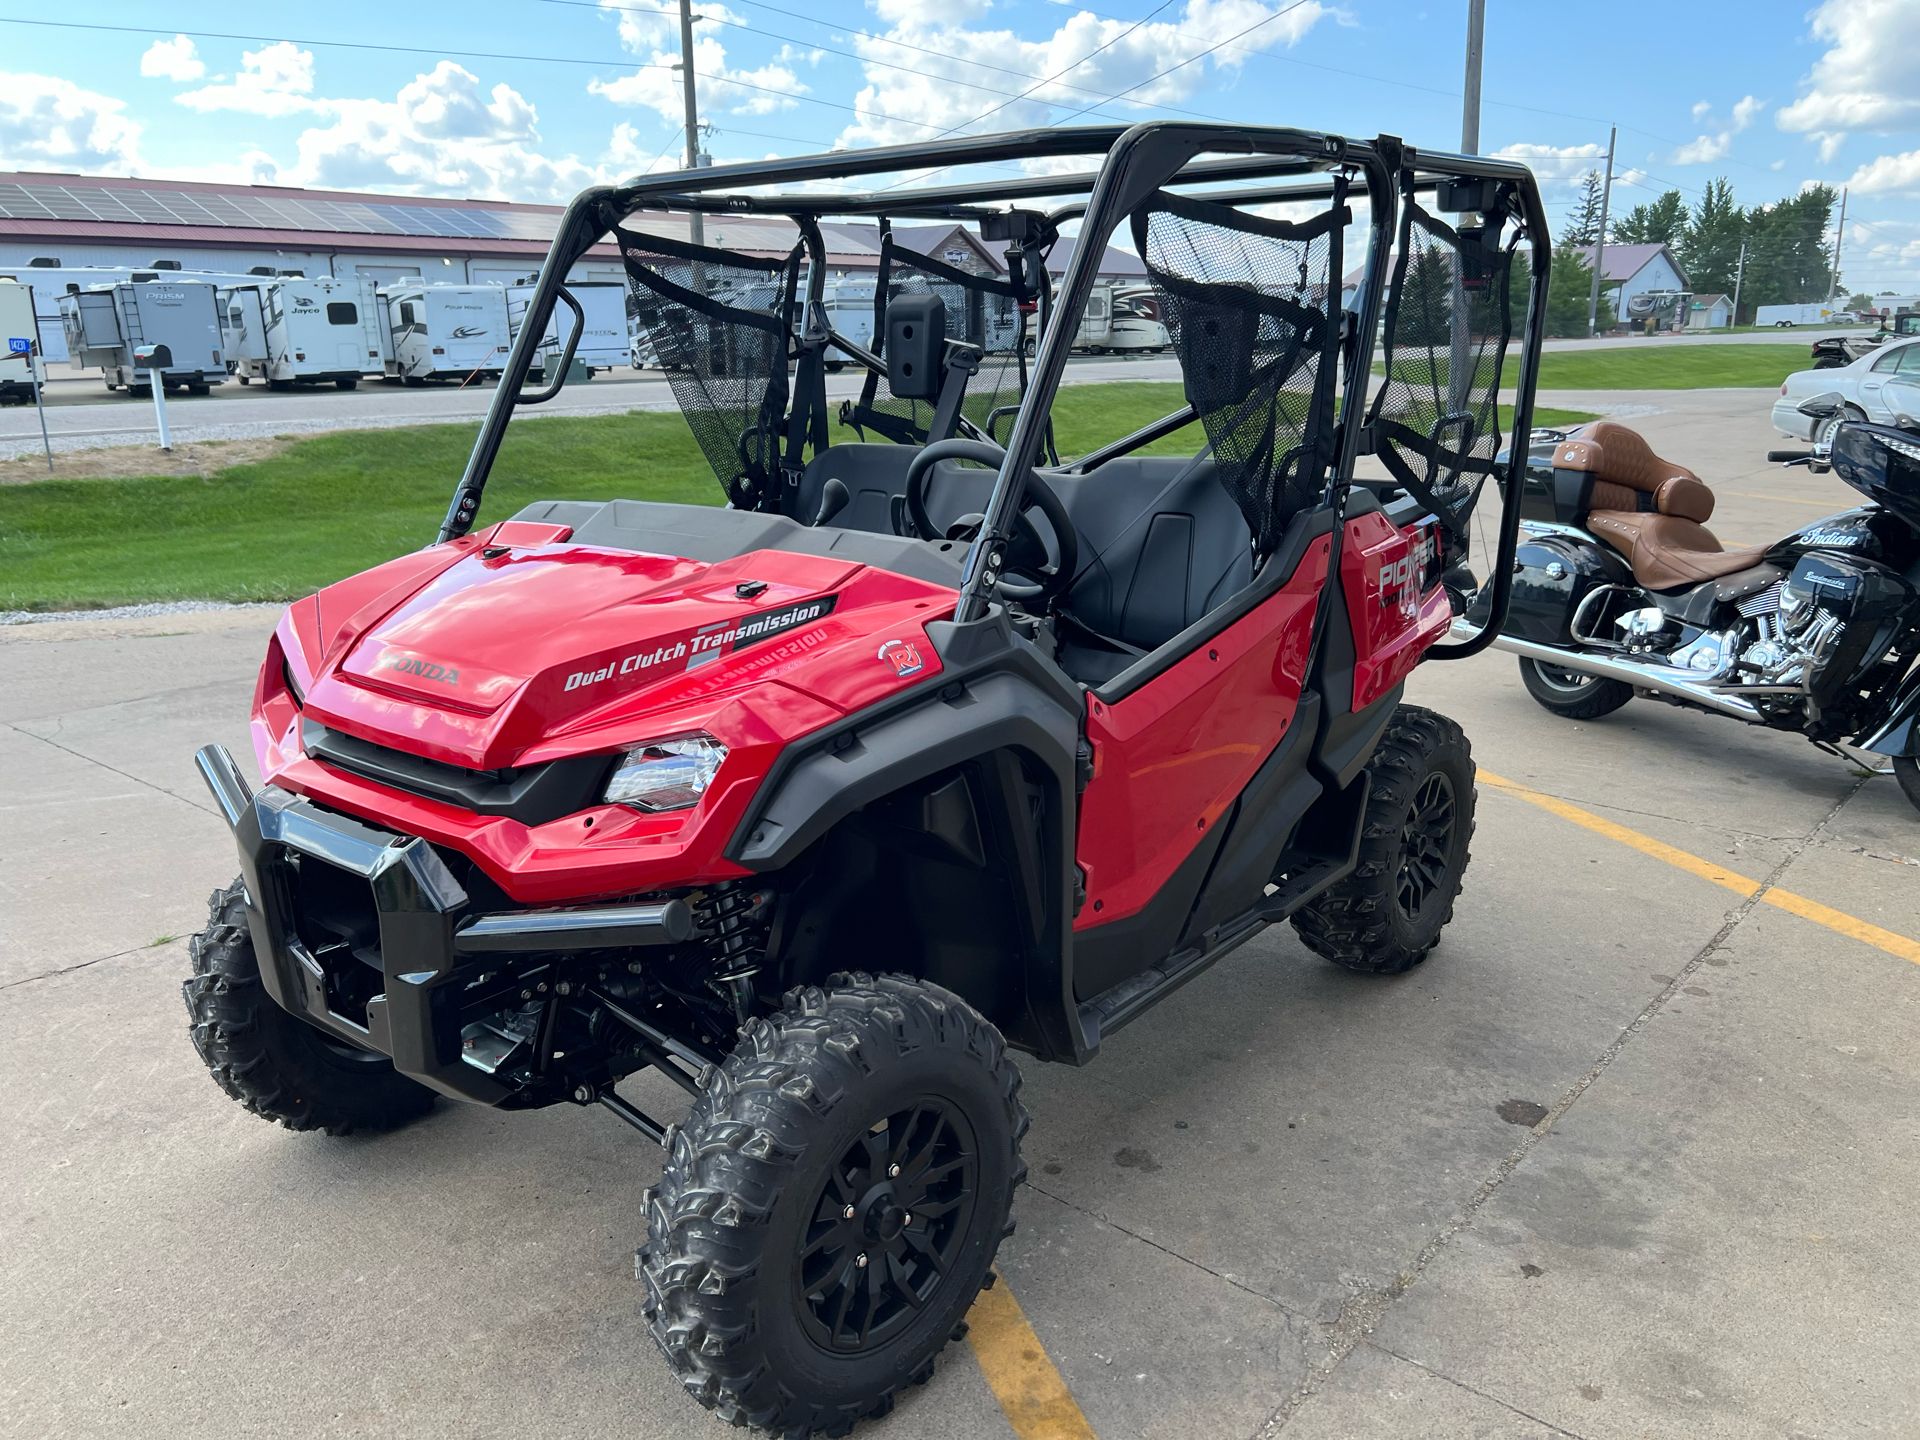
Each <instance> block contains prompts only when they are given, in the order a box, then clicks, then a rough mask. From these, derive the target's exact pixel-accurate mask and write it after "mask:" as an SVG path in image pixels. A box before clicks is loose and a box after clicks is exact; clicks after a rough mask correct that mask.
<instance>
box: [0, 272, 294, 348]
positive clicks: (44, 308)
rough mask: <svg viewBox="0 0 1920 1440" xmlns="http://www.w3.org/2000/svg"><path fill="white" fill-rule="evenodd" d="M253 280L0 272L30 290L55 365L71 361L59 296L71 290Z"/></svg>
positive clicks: (216, 275)
mask: <svg viewBox="0 0 1920 1440" xmlns="http://www.w3.org/2000/svg"><path fill="white" fill-rule="evenodd" d="M263 268H264V267H263ZM269 273H271V272H269ZM254 278H256V277H255V276H254V275H242V274H239V273H237V272H236V273H228V272H225V271H211V270H178V269H173V268H171V267H168V266H164V265H21V266H9V267H8V268H6V269H0V280H6V279H14V280H18V281H19V282H20V283H21V284H22V285H30V286H32V287H33V305H34V313H35V314H36V315H38V316H39V319H40V341H41V346H42V349H41V353H42V355H44V356H45V358H46V359H48V360H50V361H55V362H65V361H69V360H71V358H72V357H71V356H69V355H68V354H67V337H66V331H65V329H64V327H63V326H62V325H61V322H60V297H61V296H62V295H65V294H66V293H68V292H69V291H71V290H92V289H95V288H96V287H98V286H101V285H118V284H120V283H122V282H123V281H129V280H131V281H134V282H136V283H145V282H147V281H150V280H203V281H209V282H211V283H213V284H215V285H227V284H234V283H238V282H240V281H244V280H251V279H254Z"/></svg>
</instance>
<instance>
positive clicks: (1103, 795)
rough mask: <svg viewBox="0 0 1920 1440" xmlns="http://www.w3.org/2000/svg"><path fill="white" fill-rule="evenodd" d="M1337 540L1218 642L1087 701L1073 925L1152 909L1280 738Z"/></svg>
mask: <svg viewBox="0 0 1920 1440" xmlns="http://www.w3.org/2000/svg"><path fill="white" fill-rule="evenodd" d="M1331 548H1332V545H1331V542H1330V540H1328V539H1327V538H1324V537H1323V538H1322V539H1320V540H1317V541H1315V542H1314V543H1313V545H1312V546H1310V547H1309V548H1308V550H1307V554H1306V557H1305V559H1303V560H1302V561H1301V563H1300V568H1299V570H1298V571H1296V572H1295V573H1294V575H1293V576H1292V577H1291V578H1290V579H1289V580H1288V581H1287V583H1286V586H1285V587H1284V588H1283V589H1282V590H1280V592H1279V593H1278V594H1276V595H1274V596H1272V597H1270V598H1269V599H1267V600H1265V601H1263V602H1262V603H1261V604H1260V606H1259V607H1258V608H1257V609H1255V610H1254V611H1252V613H1250V614H1248V615H1246V616H1244V617H1242V618H1241V619H1240V620H1238V621H1236V622H1235V623H1234V624H1232V625H1229V626H1228V627H1227V628H1226V629H1225V630H1223V631H1222V632H1221V633H1220V634H1219V636H1218V637H1216V638H1215V639H1214V640H1213V641H1212V642H1211V643H1210V644H1207V645H1204V646H1202V647H1200V648H1199V649H1198V650H1195V651H1194V652H1193V653H1192V654H1191V655H1188V656H1187V657H1186V658H1185V659H1183V660H1181V661H1180V662H1179V663H1177V664H1176V665H1174V666H1173V667H1172V668H1171V669H1169V670H1167V671H1165V672H1164V673H1162V674H1161V675H1159V676H1157V677H1156V678H1155V679H1153V680H1150V681H1148V682H1147V683H1146V684H1145V685H1143V686H1141V687H1140V688H1139V689H1138V690H1135V691H1134V692H1133V693H1132V694H1130V695H1128V696H1127V697H1126V698H1125V699H1123V700H1121V701H1119V702H1118V703H1116V704H1112V705H1109V704H1106V703H1104V702H1103V701H1100V700H1094V701H1092V703H1091V704H1090V705H1089V707H1088V712H1087V737H1088V739H1089V740H1091V741H1092V742H1093V780H1092V782H1091V783H1090V784H1089V785H1088V786H1087V789H1086V793H1085V794H1083V795H1082V796H1081V797H1080V828H1079V838H1078V843H1077V844H1076V846H1075V852H1076V856H1077V858H1078V860H1079V863H1080V867H1081V869H1082V870H1083V871H1084V872H1085V873H1086V877H1087V879H1086V885H1087V903H1086V904H1085V905H1083V906H1082V907H1081V909H1080V914H1079V915H1078V917H1076V919H1075V921H1074V928H1075V929H1080V930H1085V929H1091V928H1092V927H1093V926H1095V925H1103V924H1107V923H1109V922H1111V921H1114V920H1120V919H1124V918H1125V917H1127V916H1129V915H1133V914H1136V913H1138V912H1139V911H1140V910H1141V909H1142V908H1144V907H1145V906H1146V904H1147V903H1148V902H1149V901H1150V900H1152V899H1153V897H1154V895H1155V894H1157V893H1158V892H1159V890H1160V887H1161V886H1163V885H1164V884H1166V882H1167V879H1168V877H1169V876H1171V875H1172V874H1173V872H1174V871H1175V870H1177V869H1178V868H1179V866H1180V863H1181V862H1182V861H1183V860H1185V859H1186V858H1187V856H1188V855H1189V854H1190V853H1191V852H1192V850H1193V847H1194V846H1195V845H1196V844H1198V843H1199V841H1200V839H1201V837H1202V836H1203V835H1204V833H1205V831H1206V829H1207V827H1208V826H1210V825H1212V824H1214V823H1215V822H1216V821H1217V820H1218V819H1219V818H1220V816H1221V815H1222V814H1224V813H1225V811H1226V809H1227V807H1228V806H1230V805H1232V804H1233V802H1234V800H1235V799H1236V798H1237V797H1238V796H1239V794H1240V792H1241V790H1243V789H1244V788H1246V784H1247V781H1248V780H1250V779H1251V778H1252V777H1253V773H1254V771H1255V770H1257V769H1259V768H1260V762H1261V761H1263V760H1265V759H1266V758H1267V756H1268V755H1269V754H1270V753H1272V751H1273V748H1274V746H1276V745H1278V744H1279V743H1280V737H1281V736H1282V735H1283V734H1284V733H1285V731H1286V727H1287V726H1288V725H1289V724H1291V723H1292V721H1293V715H1294V711H1295V709H1296V708H1297V707H1298V706H1299V703H1300V690H1301V687H1302V686H1303V685H1304V684H1305V683H1306V676H1307V658H1308V655H1307V651H1308V645H1309V641H1310V639H1311V635H1312V630H1313V611H1314V605H1315V602H1316V601H1317V600H1318V599H1319V596H1320V589H1321V586H1322V585H1324V584H1325V583H1326V577H1327V556H1328V553H1329V551H1330V550H1331ZM1156 958H1158V957H1146V958H1144V959H1143V961H1142V963H1143V964H1150V963H1152V960H1153V959H1156Z"/></svg>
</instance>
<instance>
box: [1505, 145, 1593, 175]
mask: <svg viewBox="0 0 1920 1440" xmlns="http://www.w3.org/2000/svg"><path fill="white" fill-rule="evenodd" d="M1493 153H1494V158H1496V159H1499V160H1518V161H1519V162H1520V163H1521V164H1522V165H1525V166H1526V167H1527V168H1528V169H1529V170H1531V171H1533V173H1534V176H1535V177H1536V178H1537V179H1539V180H1542V181H1546V182H1549V183H1551V182H1555V181H1565V180H1578V179H1579V178H1580V177H1581V176H1583V175H1585V174H1586V173H1587V172H1588V171H1589V170H1598V169H1600V168H1601V167H1602V166H1604V165H1605V164H1606V162H1607V147H1606V146H1604V145H1598V144H1588V145H1534V144H1529V143H1525V142H1523V143H1521V144H1518V145H1508V146H1505V147H1504V148H1502V149H1499V150H1496V151H1494V152H1493Z"/></svg>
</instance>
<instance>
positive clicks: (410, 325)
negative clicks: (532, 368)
mask: <svg viewBox="0 0 1920 1440" xmlns="http://www.w3.org/2000/svg"><path fill="white" fill-rule="evenodd" d="M386 295H387V326H388V329H389V331H390V332H391V334H392V337H393V345H392V353H391V354H389V355H388V356H387V358H386V377H387V379H389V380H399V381H401V382H403V383H405V384H408V385H424V384H426V383H427V382H428V381H429V380H466V379H469V378H486V379H494V380H497V379H499V377H500V372H501V371H502V370H503V369H505V368H506V363H507V351H508V349H509V348H510V347H511V346H512V344H513V327H512V324H511V322H510V321H509V319H508V316H507V289H506V287H505V286H504V285H396V286H394V287H393V288H392V289H390V290H388V291H387V292H386Z"/></svg>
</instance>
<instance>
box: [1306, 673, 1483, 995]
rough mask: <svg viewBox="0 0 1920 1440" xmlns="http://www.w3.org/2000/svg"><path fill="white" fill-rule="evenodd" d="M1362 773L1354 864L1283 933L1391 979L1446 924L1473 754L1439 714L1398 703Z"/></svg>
mask: <svg viewBox="0 0 1920 1440" xmlns="http://www.w3.org/2000/svg"><path fill="white" fill-rule="evenodd" d="M1367 774H1368V775H1369V776H1370V777H1371V779H1372V788H1371V789H1370V790H1369V792H1368V794H1367V811H1366V814H1365V815H1364V816H1363V817H1362V818H1361V834H1360V863H1359V865H1358V866H1357V867H1356V868H1355V869H1354V872H1353V874H1351V875H1349V876H1348V877H1347V878H1346V879H1344V880H1342V881H1340V882H1339V883H1338V884H1336V885H1334V886H1333V887H1332V888H1331V889H1329V890H1327V891H1325V892H1324V893H1322V894H1321V895H1320V896H1319V897H1318V898H1317V899H1315V900H1313V901H1312V902H1311V903H1309V904H1308V905H1306V906H1304V907H1302V908H1301V909H1300V910H1299V911H1298V912H1296V913H1295V915H1294V917H1293V928H1294V929H1295V930H1297V931H1298V932H1299V934H1300V939H1301V941H1302V942H1303V943H1305V945H1306V947H1307V948H1308V949H1309V950H1311V951H1313V953H1314V954H1316V955H1318V956H1320V957H1322V958H1323V959H1326V960H1331V961H1332V962H1333V963H1334V964H1336V965H1340V966H1343V967H1344V968H1346V969H1348V970H1358V971H1362V972H1364V973H1366V974H1371V975H1398V974H1400V973H1401V972H1403V971H1406V970H1411V969H1412V968H1413V967H1414V966H1416V965H1418V964H1419V963H1420V962H1421V961H1423V960H1425V959H1426V958H1427V956H1428V955H1429V954H1430V953H1431V952H1432V950H1433V947H1434V946H1435V945H1436V944H1437V943H1439V940H1440V932H1441V931H1442V930H1443V929H1445V928H1446V924H1447V922H1448V921H1449V920H1451V919H1453V902H1454V900H1455V899H1456V898H1457V897H1458V896H1459V894H1460V889H1461V882H1462V880H1463V878H1464V877H1465V875H1466V870H1467V861H1468V859H1469V858H1470V856H1469V854H1468V846H1469V843H1470V842H1471V841H1472V839H1473V805H1474V784H1473V777H1474V770H1473V752H1472V749H1471V748H1470V747H1469V746H1468V744H1467V737H1466V733H1465V732H1464V731H1462V730H1461V728H1460V727H1459V726H1458V725H1457V724H1455V723H1454V722H1453V721H1452V720H1450V719H1448V718H1447V717H1446V716H1445V715H1439V714H1436V713H1434V712H1433V711H1431V710H1427V709H1423V708H1422V707H1420V706H1418V705H1402V706H1401V707H1400V708H1399V710H1398V711H1396V712H1395V714H1394V717H1393V719H1392V720H1391V721H1390V722H1389V723H1388V725H1387V730H1386V734H1384V735H1383V736H1381V737H1380V746H1379V748H1378V749H1377V750H1375V751H1374V752H1373V758H1372V759H1371V760H1369V761H1368V762H1367Z"/></svg>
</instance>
